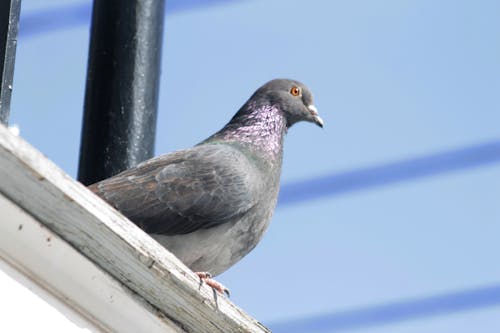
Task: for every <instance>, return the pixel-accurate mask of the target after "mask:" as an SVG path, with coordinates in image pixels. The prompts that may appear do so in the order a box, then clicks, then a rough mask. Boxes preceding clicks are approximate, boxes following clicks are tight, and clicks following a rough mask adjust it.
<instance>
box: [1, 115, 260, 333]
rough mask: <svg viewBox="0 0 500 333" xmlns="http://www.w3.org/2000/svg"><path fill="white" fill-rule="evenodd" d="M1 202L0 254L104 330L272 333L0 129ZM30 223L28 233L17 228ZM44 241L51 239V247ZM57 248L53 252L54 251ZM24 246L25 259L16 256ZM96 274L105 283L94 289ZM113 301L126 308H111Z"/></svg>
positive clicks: (12, 136)
mask: <svg viewBox="0 0 500 333" xmlns="http://www.w3.org/2000/svg"><path fill="white" fill-rule="evenodd" d="M0 194H2V196H3V197H0V204H1V205H3V206H2V207H7V208H5V211H9V212H10V213H9V214H8V215H7V214H5V215H4V210H3V208H0V219H1V224H2V228H6V230H8V231H9V232H8V233H7V231H5V233H4V230H3V229H2V230H0V234H2V235H1V236H2V237H3V236H4V234H5V237H7V238H9V239H10V242H7V239H6V240H4V239H3V238H2V239H0V255H1V256H2V257H3V258H4V260H6V261H8V262H9V263H10V264H11V265H13V266H14V267H16V268H17V269H19V270H20V271H23V272H25V273H26V274H28V273H29V274H31V278H32V279H33V280H34V281H35V282H37V283H38V284H40V285H41V286H42V287H43V288H45V289H47V290H49V291H50V292H51V293H53V294H55V295H56V296H57V297H58V298H59V299H60V300H62V301H63V302H65V304H70V305H71V307H72V308H73V309H74V310H75V311H76V312H78V313H81V314H82V315H83V317H85V318H87V320H90V322H92V323H93V324H94V325H97V326H99V327H101V328H102V329H103V330H104V331H107V330H111V331H119V332H140V331H147V332H156V331H160V330H162V329H163V331H164V332H178V331H186V332H269V330H268V329H267V328H265V327H264V326H263V325H262V324H260V323H259V322H258V321H256V320H255V319H253V318H251V317H249V316H248V315H247V314H245V313H244V312H243V311H242V310H241V309H239V308H238V307H236V306H235V305H234V304H233V303H231V302H230V301H229V300H227V299H226V298H225V297H222V296H220V295H217V294H216V293H214V292H213V290H212V289H210V288H209V287H207V286H206V285H204V284H200V281H199V279H198V278H197V276H196V275H195V274H194V273H193V272H191V270H189V269H188V268H187V267H186V266H185V265H184V264H183V263H182V262H180V261H179V260H178V259H177V258H176V257H175V256H174V255H172V254H171V253H170V252H169V251H167V250H166V249H165V248H163V247H162V246H160V245H159V244H158V243H156V242H155V241H154V240H153V239H152V238H150V237H149V236H148V235H147V234H145V233H144V232H143V231H142V230H140V229H139V228H137V227H136V226H135V225H134V224H133V223H131V222H130V221H129V220H127V219H126V218H125V217H124V216H122V215H121V214H120V213H118V212H117V211H116V210H114V209H113V208H112V207H110V206H109V205H108V204H106V203H105V202H104V201H102V200H101V199H100V198H98V197H97V196H95V195H94V194H93V193H91V192H90V191H88V190H87V189H86V188H85V187H84V186H83V185H81V184H80V183H78V182H76V181H75V180H74V179H72V178H71V177H70V176H68V175H67V174H65V173H64V172H63V171H62V170H61V169H60V168H58V167H57V166H56V165H54V164H53V163H52V162H51V161H49V160H48V159H47V158H46V157H44V156H43V155H42V154H41V153H40V152H38V151H37V150H36V149H34V148H33V147H32V146H30V145H29V144H28V143H26V142H25V141H24V140H22V139H21V138H19V137H16V136H15V135H13V134H12V133H10V132H9V131H8V130H7V129H6V128H5V127H4V126H1V125H0ZM16 207H17V208H16ZM19 208H20V209H19ZM16 209H17V213H12V212H16ZM22 211H24V212H22ZM20 212H22V213H23V214H24V215H22V214H20ZM21 215H22V216H23V217H19V216H21ZM15 216H17V217H15ZM18 218H20V219H21V220H22V221H25V222H23V223H20V220H18ZM28 220H29V221H30V222H26V221H28ZM25 223H27V224H26V225H29V226H30V227H29V230H30V231H29V232H28V229H24V228H25V227H24V226H23V227H22V229H24V230H25V232H23V231H22V230H18V228H19V225H20V224H23V225H24V224H25ZM4 224H5V226H4ZM26 228H28V227H26ZM37 228H38V229H37ZM36 230H38V231H36ZM44 233H45V234H47V235H52V236H50V242H49V241H47V239H48V238H49V236H47V237H45V241H44V235H45V234H44ZM23 237H24V238H23ZM51 242H52V246H53V247H54V249H48V247H49V246H48V244H50V243H51ZM21 244H24V245H21ZM4 245H5V246H4ZM22 246H24V249H23V251H24V252H26V253H24V252H23V251H21V252H19V248H20V247H22ZM30 246H31V248H30ZM16 249H17V250H16ZM42 249H44V250H42ZM72 250H74V251H73V252H74V253H73V252H72ZM38 251H39V253H35V252H38ZM44 251H45V252H44ZM61 253H64V255H61ZM23 255H24V259H23ZM65 255H68V257H64V256H65ZM30 256H34V257H36V256H39V258H38V259H36V260H34V261H33V258H31V257H30ZM63 257H64V258H63ZM30 260H31V261H30ZM38 260H40V262H42V264H36V262H38ZM44 260H45V261H44ZM43 262H45V264H43ZM40 266H42V267H40ZM92 276H94V277H95V276H98V277H99V278H98V280H99V281H98V283H97V282H96V284H95V285H93V284H92V282H91V280H92ZM53 278H54V279H55V280H53V281H52V283H51V280H52V279H53ZM89 279H90V280H89ZM94 280H95V279H94ZM85 288H87V291H86V292H83V291H84V290H85ZM94 288H95V289H94ZM91 290H92V291H91ZM91 293H94V295H91ZM111 295H113V296H111ZM115 297H118V298H119V299H120V301H119V302H118V301H114V302H111V301H110V299H111V298H115ZM118 298H116V299H118ZM93 308H94V309H93ZM125 317H128V321H127V320H125V319H124V318H125ZM118 318H121V319H122V320H123V322H121V323H119V322H116V319H118ZM140 318H142V319H140ZM140 320H143V321H144V322H145V323H138V321H140ZM133 323H135V324H136V325H150V326H149V328H148V329H143V328H140V326H133ZM120 325H121V326H120Z"/></svg>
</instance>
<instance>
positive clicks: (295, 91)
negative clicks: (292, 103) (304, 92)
mask: <svg viewBox="0 0 500 333" xmlns="http://www.w3.org/2000/svg"><path fill="white" fill-rule="evenodd" d="M290 94H292V95H293V96H299V95H300V88H299V87H297V86H293V87H292V89H290Z"/></svg>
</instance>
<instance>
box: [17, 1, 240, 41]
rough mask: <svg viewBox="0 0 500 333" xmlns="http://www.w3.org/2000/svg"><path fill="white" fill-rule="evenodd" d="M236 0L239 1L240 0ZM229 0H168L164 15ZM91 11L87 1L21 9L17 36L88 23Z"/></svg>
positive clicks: (21, 36)
mask: <svg viewBox="0 0 500 333" xmlns="http://www.w3.org/2000/svg"><path fill="white" fill-rule="evenodd" d="M238 1H239V2H241V0H238ZM229 2H235V0H189V1H188V0H169V1H167V3H166V6H165V15H167V14H172V13H176V12H180V11H184V10H191V9H196V8H202V7H208V6H214V5H218V4H223V3H229ZM91 13H92V4H91V2H89V1H86V2H83V3H81V4H76V5H71V6H61V7H56V8H52V9H44V10H38V11H36V12H32V13H29V12H28V13H25V12H23V11H22V10H21V21H20V24H19V37H20V38H25V37H32V36H36V35H40V34H43V33H47V32H51V31H57V30H62V29H68V28H72V27H78V26H82V25H90V17H91Z"/></svg>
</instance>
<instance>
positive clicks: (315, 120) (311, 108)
mask: <svg viewBox="0 0 500 333" xmlns="http://www.w3.org/2000/svg"><path fill="white" fill-rule="evenodd" d="M307 108H308V109H309V113H310V114H311V116H312V122H313V123H315V124H316V125H318V126H319V127H321V128H323V124H324V122H323V119H321V117H320V116H319V114H318V109H316V107H315V106H314V105H312V104H311V105H309V106H308V107H307Z"/></svg>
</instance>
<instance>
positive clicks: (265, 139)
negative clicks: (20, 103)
mask: <svg viewBox="0 0 500 333" xmlns="http://www.w3.org/2000/svg"><path fill="white" fill-rule="evenodd" d="M299 121H307V122H311V123H314V124H316V125H318V126H319V127H323V120H322V119H321V118H320V116H319V115H318V111H317V109H316V107H315V106H314V104H313V97H312V94H311V92H310V90H309V89H308V88H307V87H306V86H305V85H304V84H302V83H300V82H298V81H294V80H288V79H275V80H272V81H269V82H268V83H266V84H264V85H263V86H262V87H260V88H259V89H257V91H256V92H255V93H254V94H253V95H252V96H251V97H250V99H249V100H248V101H247V102H246V103H245V104H244V105H243V106H242V107H241V108H240V109H239V111H238V112H237V113H236V114H235V115H234V116H233V117H232V119H231V120H230V121H229V123H228V124H227V125H225V126H224V127H223V128H222V129H221V130H219V131H218V132H216V133H215V134H213V135H212V136H210V137H209V138H207V139H205V140H204V141H202V142H201V143H199V144H197V145H196V146H194V147H192V148H189V149H185V150H180V151H177V152H173V153H169V154H165V155H161V156H158V157H155V158H152V159H150V160H147V161H145V162H142V163H140V164H138V165H137V166H136V167H134V168H131V169H128V170H126V171H123V172H121V173H119V174H117V175H115V176H113V177H110V178H108V179H105V180H102V181H100V182H97V183H95V184H92V185H90V186H89V189H90V190H91V191H92V192H94V193H95V194H97V195H98V196H100V197H101V198H102V199H104V200H105V201H107V202H108V203H109V204H110V205H111V206H113V207H114V208H116V209H117V210H118V211H120V212H121V213H122V214H123V215H125V216H126V217H127V218H129V219H130V220H131V221H132V222H133V223H135V224H136V225H137V226H139V227H140V228H141V229H143V230H144V231H145V232H146V233H148V234H149V235H150V236H151V237H153V238H154V239H155V240H156V241H158V242H159V243H160V244H161V245H163V246H164V247H166V248H167V249H168V250H170V251H171V252H172V253H173V254H174V255H176V256H177V257H178V258H179V259H180V260H181V261H182V262H184V264H186V265H187V266H188V267H189V268H190V269H192V270H193V271H194V272H197V274H198V276H199V277H200V279H202V280H204V281H205V282H207V283H208V284H209V285H210V286H212V287H213V288H214V289H216V290H218V291H219V292H221V293H222V292H226V293H227V294H228V295H229V291H228V290H227V288H225V287H224V286H222V285H221V284H219V283H217V282H216V281H214V280H212V279H211V278H212V277H213V276H216V275H218V274H220V273H222V272H224V271H225V270H227V269H228V268H230V267H231V266H233V265H234V264H235V263H236V262H238V261H239V260H240V259H241V258H243V257H244V256H245V255H246V254H248V253H249V252H250V251H251V250H252V249H253V248H254V247H255V246H256V245H257V243H258V242H259V241H260V240H261V238H262V236H263V234H264V232H265V231H266V229H267V227H268V225H269V222H270V220H271V217H272V215H273V212H274V209H275V206H276V203H277V199H278V192H279V185H280V174H281V165H282V158H283V140H284V137H285V134H286V133H287V130H288V128H290V127H291V126H292V125H294V124H295V123H297V122H299Z"/></svg>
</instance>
